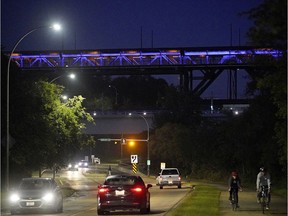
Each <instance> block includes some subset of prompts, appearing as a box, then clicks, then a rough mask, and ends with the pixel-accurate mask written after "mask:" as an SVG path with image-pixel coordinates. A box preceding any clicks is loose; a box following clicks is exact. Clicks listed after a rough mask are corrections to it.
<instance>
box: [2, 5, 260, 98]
mask: <svg viewBox="0 0 288 216" xmlns="http://www.w3.org/2000/svg"><path fill="white" fill-rule="evenodd" d="M260 3H262V0H237V1H236V0H198V1H196V0H181V1H177V0H49V1H47V0H25V1H20V0H2V1H1V46H2V47H3V48H4V51H10V50H11V49H12V47H13V45H14V44H15V43H16V42H17V40H18V39H19V38H20V37H22V36H23V35H24V34H25V33H27V32H28V31H29V30H31V29H34V28H37V27H39V26H44V25H50V24H51V23H54V22H59V23H61V25H62V28H63V29H62V31H61V32H53V31H51V29H42V30H38V31H36V32H33V33H32V34H30V35H29V36H28V37H26V38H25V39H24V40H23V41H22V42H21V43H20V44H19V45H18V47H17V50H20V51H24V50H29V51H30V50H62V49H65V50H74V49H77V50H81V49H118V48H141V46H142V48H151V47H153V48H163V47H166V48H176V47H211V46H216V47H217V46H230V45H231V41H232V45H233V46H238V45H246V44H247V38H246V32H247V30H248V28H249V27H250V26H251V25H252V23H251V21H249V20H248V18H247V17H246V16H239V13H241V12H243V11H247V10H249V9H251V8H253V7H256V6H258V5H259V4H260ZM231 26H232V31H231ZM141 29H142V31H141ZM141 32H142V34H141ZM231 33H232V37H231ZM141 36H142V37H141ZM239 36H240V37H239ZM141 38H142V40H141ZM215 94H216V95H217V94H218V93H215Z"/></svg>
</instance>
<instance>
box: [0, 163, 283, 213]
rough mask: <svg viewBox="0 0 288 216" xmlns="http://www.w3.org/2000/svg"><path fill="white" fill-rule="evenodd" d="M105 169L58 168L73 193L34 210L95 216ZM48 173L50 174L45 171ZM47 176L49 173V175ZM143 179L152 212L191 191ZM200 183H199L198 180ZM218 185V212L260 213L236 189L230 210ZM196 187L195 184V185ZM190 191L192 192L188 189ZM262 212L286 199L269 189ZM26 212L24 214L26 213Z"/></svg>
mask: <svg viewBox="0 0 288 216" xmlns="http://www.w3.org/2000/svg"><path fill="white" fill-rule="evenodd" d="M111 166H112V174H118V173H121V172H127V169H120V170H119V168H118V166H116V165H111ZM107 173H108V165H100V166H99V165H98V166H96V168H94V169H84V168H82V169H79V171H74V172H73V171H62V172H60V173H59V175H58V179H59V180H60V183H61V184H62V186H63V187H66V186H69V187H72V188H73V189H75V190H76V192H75V193H74V194H73V196H71V197H69V198H66V199H65V202H64V212H63V213H61V214H37V215H41V216H52V215H54V216H55V215H56V216H57V215H61V216H92V215H93V216H95V215H97V210H96V205H97V203H96V194H97V186H98V185H99V184H101V183H102V182H103V181H104V178H105V177H106V175H107ZM46 175H47V176H49V175H50V174H49V173H48V174H46ZM50 177H51V176H50ZM142 178H143V179H144V181H145V183H146V184H148V183H151V184H153V187H152V188H150V189H149V190H150V192H151V213H150V214H149V215H153V216H164V215H167V213H168V212H169V210H170V209H171V208H173V207H175V205H177V204H178V203H179V202H180V201H181V200H182V199H183V197H185V195H186V194H187V193H188V192H190V191H191V187H190V185H188V184H185V183H184V185H183V187H182V189H178V188H176V187H171V188H165V187H164V189H163V190H160V189H159V187H157V186H156V185H155V178H148V177H146V176H142ZM199 184H202V183H199ZM214 186H217V187H218V188H219V189H220V216H230V215H231V216H232V215H233V216H234V215H237V216H257V215H262V213H261V211H260V206H259V205H258V204H257V203H256V197H255V192H254V191H248V190H247V191H245V189H244V191H243V192H239V200H240V202H239V203H240V209H239V210H238V211H237V212H232V210H231V206H230V204H229V202H228V191H227V188H226V187H225V186H221V185H214ZM196 189H197V186H196ZM192 193H193V192H192ZM1 215H10V214H9V213H7V212H1ZM111 215H131V216H135V215H140V214H139V212H137V211H135V212H132V213H131V212H130V213H128V212H113V213H111ZM265 215H277V216H284V215H287V201H286V200H285V199H283V198H280V197H277V196H275V195H273V193H272V203H271V209H270V210H269V212H267V213H266V214H265ZM26 216H27V214H26Z"/></svg>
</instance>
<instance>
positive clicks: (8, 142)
mask: <svg viewBox="0 0 288 216" xmlns="http://www.w3.org/2000/svg"><path fill="white" fill-rule="evenodd" d="M45 28H52V29H54V30H56V31H58V30H60V29H61V26H60V25H59V24H54V25H52V26H40V27H37V28H34V29H32V30H30V31H28V32H27V33H26V34H24V35H23V36H22V37H21V38H20V39H19V40H18V41H17V42H16V44H15V45H14V47H13V49H12V51H11V53H10V56H9V60H8V65H7V95H6V97H7V98H6V100H7V102H6V103H7V105H6V107H7V108H6V109H7V110H6V112H7V119H6V136H7V140H6V148H7V149H6V188H7V191H8V190H9V148H10V145H9V144H10V137H9V134H10V131H9V129H10V128H9V127H10V122H9V120H10V116H9V115H10V114H9V109H10V106H9V103H10V98H9V96H10V64H11V60H12V56H13V53H14V51H15V50H16V48H17V46H18V44H19V43H20V42H21V41H22V40H23V39H24V38H25V37H27V36H28V35H30V34H31V33H33V32H35V31H37V30H40V29H45Z"/></svg>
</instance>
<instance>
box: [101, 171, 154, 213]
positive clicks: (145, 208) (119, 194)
mask: <svg viewBox="0 0 288 216" xmlns="http://www.w3.org/2000/svg"><path fill="white" fill-rule="evenodd" d="M150 187H152V185H151V184H148V185H147V187H146V185H145V183H144V181H143V179H142V178H141V177H140V176H134V175H112V176H108V177H107V178H106V180H105V182H104V183H103V185H99V186H98V194H97V201H98V202H97V212H98V215H102V214H104V213H105V212H109V211H113V210H134V209H139V210H140V213H141V214H145V213H149V212H150V192H149V190H148V189H149V188H150Z"/></svg>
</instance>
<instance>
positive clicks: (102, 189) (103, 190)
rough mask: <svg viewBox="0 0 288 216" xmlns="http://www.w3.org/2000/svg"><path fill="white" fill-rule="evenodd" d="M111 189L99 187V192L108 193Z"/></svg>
mask: <svg viewBox="0 0 288 216" xmlns="http://www.w3.org/2000/svg"><path fill="white" fill-rule="evenodd" d="M108 191H109V189H108V188H99V189H98V193H100V194H103V193H107V192H108Z"/></svg>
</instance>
